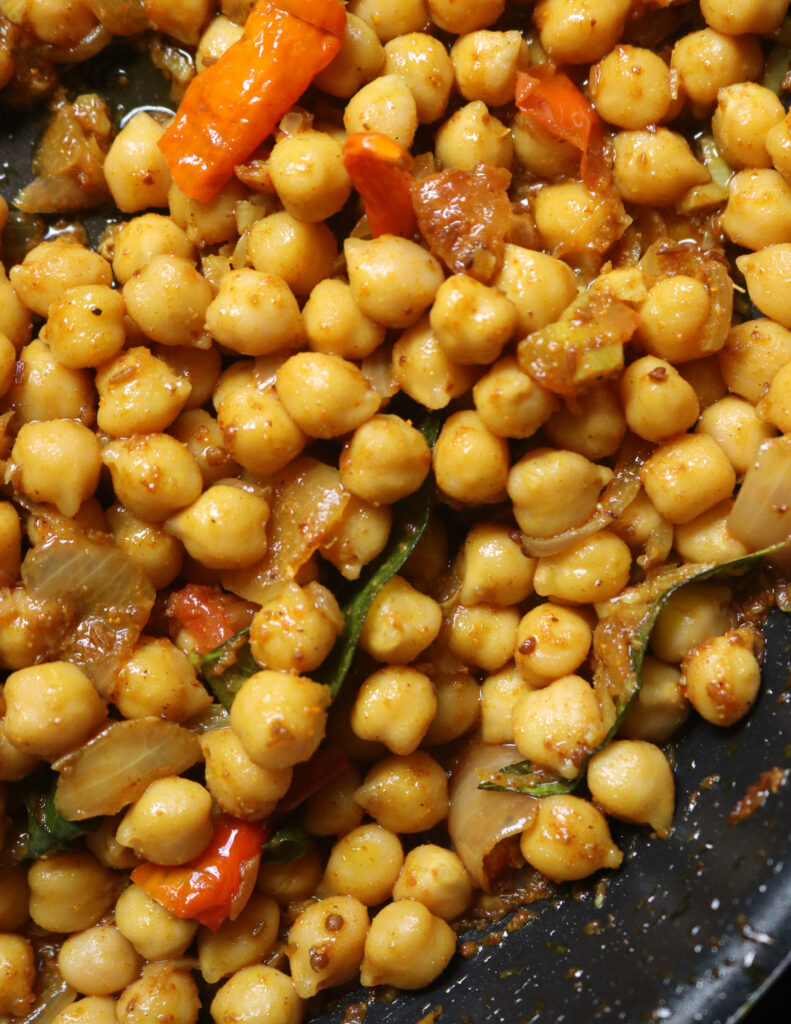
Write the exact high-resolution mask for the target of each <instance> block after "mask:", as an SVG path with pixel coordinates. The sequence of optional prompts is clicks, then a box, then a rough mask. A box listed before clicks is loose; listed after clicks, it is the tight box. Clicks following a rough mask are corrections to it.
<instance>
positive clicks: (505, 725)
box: [481, 662, 532, 743]
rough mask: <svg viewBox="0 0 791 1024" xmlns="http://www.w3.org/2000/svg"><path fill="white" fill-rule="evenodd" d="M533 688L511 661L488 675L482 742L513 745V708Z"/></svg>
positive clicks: (483, 694)
mask: <svg viewBox="0 0 791 1024" xmlns="http://www.w3.org/2000/svg"><path fill="white" fill-rule="evenodd" d="M531 689H532V686H531V685H530V683H528V682H526V680H525V679H524V677H523V676H522V673H521V672H519V671H518V670H517V669H516V667H515V666H514V664H513V662H510V663H509V664H508V665H506V666H505V668H502V669H500V671H499V672H495V673H494V674H493V675H490V676H487V677H486V679H484V681H483V685H482V686H481V741H482V742H483V743H513V742H514V730H513V726H512V724H511V716H512V713H513V709H514V705H515V704H516V703H517V701H519V700H520V699H521V698H522V697H524V696H525V694H527V693H529V692H530V691H531Z"/></svg>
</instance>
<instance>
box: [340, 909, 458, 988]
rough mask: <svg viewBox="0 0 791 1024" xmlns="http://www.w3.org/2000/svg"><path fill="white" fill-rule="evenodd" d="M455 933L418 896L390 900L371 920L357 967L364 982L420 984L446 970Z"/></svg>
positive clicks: (417, 985) (452, 949)
mask: <svg viewBox="0 0 791 1024" xmlns="http://www.w3.org/2000/svg"><path fill="white" fill-rule="evenodd" d="M455 950H456V933H455V932H454V931H453V929H452V928H451V927H450V925H449V924H447V922H445V921H443V920H442V918H441V917H437V916H436V915H435V914H432V913H431V911H430V910H429V909H428V907H426V906H425V905H424V904H423V903H420V902H419V901H418V900H412V899H406V900H397V901H396V902H395V903H389V904H388V905H387V906H386V907H384V908H383V909H382V910H380V911H379V913H378V914H377V915H376V917H375V918H374V919H373V921H372V922H371V927H370V930H369V932H368V937H367V938H366V940H365V956H364V957H363V963H362V968H361V970H360V981H361V982H362V984H363V985H396V986H398V988H401V989H415V988H423V987H424V986H425V985H428V984H430V983H431V982H432V981H433V980H434V979H435V978H436V977H438V976H439V975H440V974H441V973H442V971H444V970H445V968H446V967H447V965H448V963H449V962H450V959H451V957H452V956H453V954H454V952H455Z"/></svg>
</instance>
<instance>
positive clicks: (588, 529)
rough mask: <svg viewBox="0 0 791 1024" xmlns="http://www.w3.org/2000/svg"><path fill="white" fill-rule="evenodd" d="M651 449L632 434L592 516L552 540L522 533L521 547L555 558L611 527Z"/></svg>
mask: <svg viewBox="0 0 791 1024" xmlns="http://www.w3.org/2000/svg"><path fill="white" fill-rule="evenodd" d="M651 451H652V447H651V445H649V444H648V443H647V442H645V441H642V440H640V438H638V437H635V436H634V435H631V436H630V437H628V438H627V439H626V441H625V442H624V445H623V447H622V449H621V455H620V457H619V459H618V464H617V465H616V467H615V472H614V473H613V475H612V478H611V479H610V482H609V483H608V484H607V486H606V487H605V488H604V490H603V491H602V493H601V497H600V498H599V501H598V504H597V505H596V508H595V509H594V511H593V514H592V515H591V517H590V518H589V519H587V520H586V521H585V522H584V523H582V525H581V526H575V527H573V528H572V529H570V530H564V531H563V533H559V534H557V535H556V536H554V537H531V536H529V535H528V534H526V533H523V534H522V546H523V547H524V549H525V551H526V552H527V553H528V555H531V556H532V557H533V558H541V557H542V556H543V555H556V554H558V552H560V551H565V550H566V548H568V547H571V545H572V544H577V543H578V542H579V541H581V540H585V538H586V537H590V536H591V534H593V533H596V532H597V530H601V529H602V528H603V527H605V526H610V525H611V524H612V522H613V521H614V520H615V519H617V518H618V516H619V515H620V514H621V513H622V512H623V511H624V510H625V509H627V508H628V507H629V505H631V503H632V502H633V501H634V499H635V498H636V497H637V494H638V492H639V490H640V476H639V473H640V467H641V466H642V465H643V463H644V462H645V460H646V459H647V458H648V456H649V455H650V454H651Z"/></svg>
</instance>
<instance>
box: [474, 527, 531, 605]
mask: <svg viewBox="0 0 791 1024" xmlns="http://www.w3.org/2000/svg"><path fill="white" fill-rule="evenodd" d="M535 564H536V563H535V559H533V558H528V557H527V555H525V553H524V551H523V549H522V546H521V543H520V538H519V534H518V533H517V532H516V531H515V530H513V529H510V528H509V527H507V526H504V525H501V524H499V523H478V524H476V525H475V526H473V527H471V529H470V531H469V532H468V534H467V537H466V539H465V541H464V544H463V545H462V548H461V550H460V552H459V556H458V558H457V561H456V564H455V567H454V571H455V573H456V575H457V576H458V578H459V581H460V589H459V592H458V600H459V603H460V604H462V605H473V604H479V603H488V604H493V605H501V606H508V605H515V604H520V603H521V602H522V601H524V600H525V598H526V597H529V596H530V594H531V593H532V591H533V572H534V571H535Z"/></svg>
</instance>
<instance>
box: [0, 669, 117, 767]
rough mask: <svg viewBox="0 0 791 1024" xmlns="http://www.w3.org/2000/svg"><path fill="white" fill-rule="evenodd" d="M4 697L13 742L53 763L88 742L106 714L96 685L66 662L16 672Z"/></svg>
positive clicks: (6, 729) (6, 719) (7, 734)
mask: <svg viewBox="0 0 791 1024" xmlns="http://www.w3.org/2000/svg"><path fill="white" fill-rule="evenodd" d="M3 696H4V699H5V705H6V710H5V734H6V737H7V739H8V740H9V742H10V743H12V744H13V745H14V746H15V747H18V748H19V749H20V750H22V751H24V752H25V753H28V754H35V755H36V756H37V757H43V758H45V759H46V760H50V761H54V760H55V759H56V758H58V757H60V756H61V755H63V754H66V753H68V752H69V751H70V750H73V749H74V748H75V747H78V746H80V744H82V743H84V742H85V740H87V739H88V737H89V736H90V735H91V734H92V733H93V732H95V731H96V730H97V729H98V727H99V726H100V725H101V723H102V722H103V720H104V718H105V714H106V709H105V706H104V701H103V700H102V699H101V697H100V696H99V694H98V693H97V692H96V690H95V688H94V685H93V683H92V682H91V681H90V679H89V678H88V677H87V676H86V675H85V673H84V672H83V671H82V670H81V669H79V668H77V666H76V665H72V664H70V663H69V662H67V661H52V662H48V663H46V664H38V665H31V666H30V667H29V668H22V669H19V671H17V672H12V673H11V675H10V676H9V677H8V678H7V679H6V682H5V689H4V692H3Z"/></svg>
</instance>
